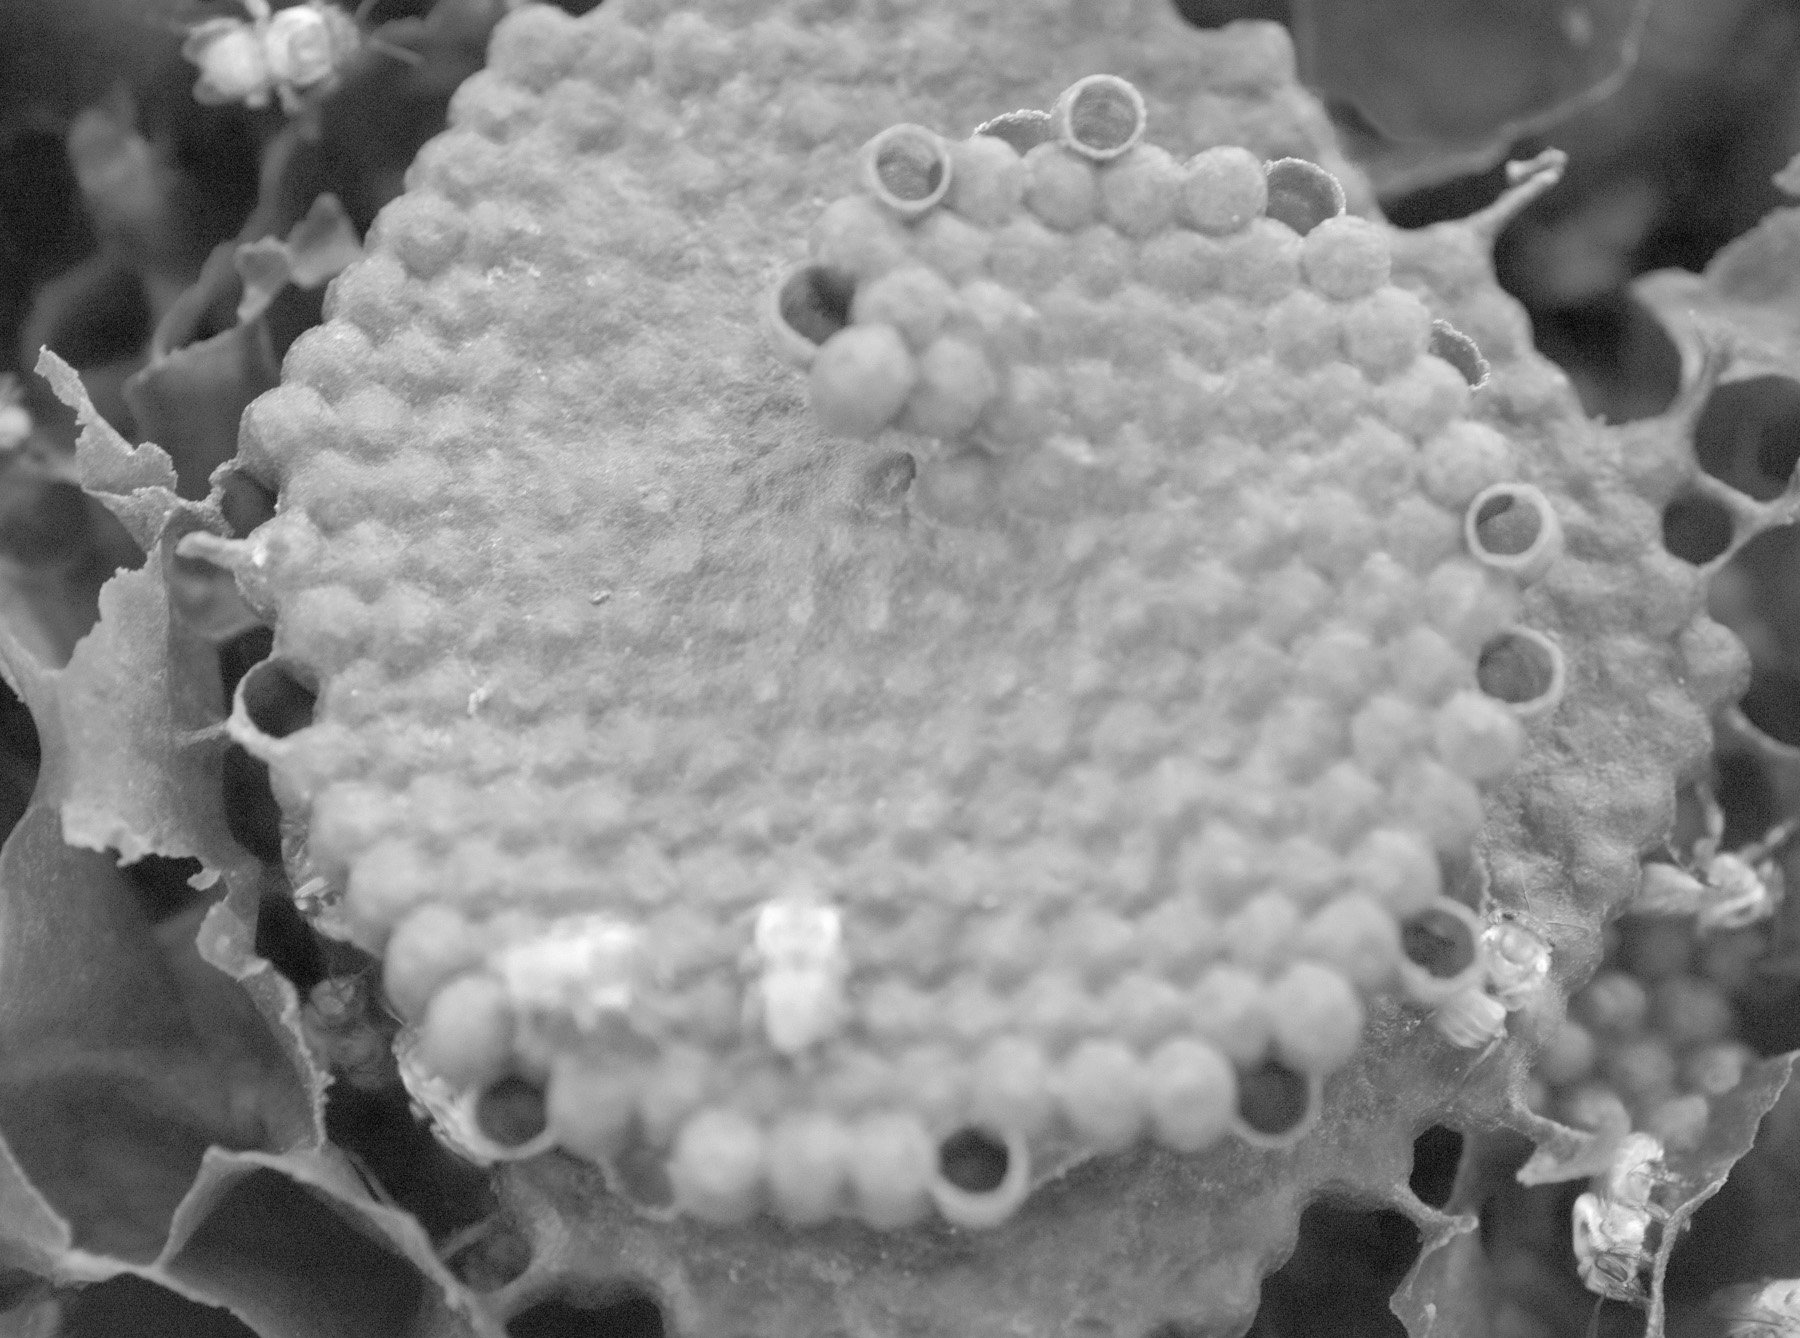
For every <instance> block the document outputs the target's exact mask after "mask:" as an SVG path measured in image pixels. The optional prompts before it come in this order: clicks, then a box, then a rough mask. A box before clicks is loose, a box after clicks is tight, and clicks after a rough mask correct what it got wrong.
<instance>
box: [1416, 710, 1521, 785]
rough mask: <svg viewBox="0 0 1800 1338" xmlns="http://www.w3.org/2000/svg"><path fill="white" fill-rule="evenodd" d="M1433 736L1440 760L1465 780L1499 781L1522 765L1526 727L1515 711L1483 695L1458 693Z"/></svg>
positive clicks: (1438, 717)
mask: <svg viewBox="0 0 1800 1338" xmlns="http://www.w3.org/2000/svg"><path fill="white" fill-rule="evenodd" d="M1433 735H1434V738H1435V742H1436V746H1437V754H1438V757H1439V759H1440V760H1441V761H1442V762H1443V763H1444V765H1445V766H1447V767H1449V768H1450V769H1451V770H1452V771H1454V772H1456V774H1457V775H1459V776H1461V777H1463V778H1464V779H1465V780H1471V781H1476V782H1488V781H1494V780H1499V779H1500V778H1502V777H1504V776H1506V775H1508V774H1510V773H1511V771H1512V770H1513V768H1514V767H1515V766H1517V765H1518V762H1519V758H1520V756H1521V755H1523V753H1524V750H1525V727H1524V726H1523V725H1521V724H1520V723H1519V719H1518V717H1517V716H1516V715H1514V714H1513V713H1512V712H1511V711H1509V710H1507V708H1506V707H1505V706H1503V705H1501V704H1500V703H1499V702H1496V701H1495V700H1494V699H1493V698H1491V697H1487V696H1484V695H1483V694H1481V693H1479V692H1466V691H1465V692H1458V693H1455V694H1454V695H1452V696H1451V698H1450V699H1449V700H1448V701H1446V702H1445V703H1444V704H1443V705H1442V706H1440V707H1439V708H1438V709H1437V714H1436V717H1435V719H1434V721H1433Z"/></svg>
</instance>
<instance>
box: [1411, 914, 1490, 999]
mask: <svg viewBox="0 0 1800 1338" xmlns="http://www.w3.org/2000/svg"><path fill="white" fill-rule="evenodd" d="M1458 909H1460V908H1458ZM1473 918H1474V917H1473V916H1471V915H1467V914H1462V915H1459V914H1458V913H1457V911H1456V910H1453V909H1452V908H1451V907H1450V906H1448V905H1446V906H1434V907H1432V908H1431V909H1430V910H1426V911H1420V912H1419V913H1418V914H1417V915H1413V916H1409V917H1408V918H1407V919H1406V920H1405V921H1404V922H1403V923H1402V924H1401V926H1400V949H1401V951H1402V952H1404V953H1405V954H1406V960H1407V961H1409V962H1411V963H1412V964H1413V965H1414V966H1416V967H1418V968H1419V969H1420V970H1422V971H1424V972H1425V973H1426V974H1427V975H1429V976H1432V977H1434V978H1435V979H1438V980H1445V981H1448V980H1455V979H1456V978H1457V977H1459V976H1461V975H1462V974H1463V973H1464V972H1465V971H1467V970H1468V969H1469V968H1470V967H1471V966H1472V965H1474V962H1475V947H1476V928H1475V925H1474V923H1473Z"/></svg>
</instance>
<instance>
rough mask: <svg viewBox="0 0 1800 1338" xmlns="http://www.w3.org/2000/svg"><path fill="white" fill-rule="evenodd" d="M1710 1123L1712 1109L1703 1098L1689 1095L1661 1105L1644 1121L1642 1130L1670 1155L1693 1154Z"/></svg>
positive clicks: (1677, 1097)
mask: <svg viewBox="0 0 1800 1338" xmlns="http://www.w3.org/2000/svg"><path fill="white" fill-rule="evenodd" d="M1711 1120H1712V1107H1711V1104H1710V1103H1709V1102H1708V1101H1707V1099H1706V1098H1705V1097H1704V1096H1701V1095H1699V1094H1698V1093H1689V1094H1687V1095H1685V1096H1674V1097H1669V1098H1668V1099H1667V1100H1664V1101H1660V1102H1658V1103H1657V1104H1656V1106H1655V1108H1654V1109H1652V1110H1651V1111H1650V1113H1649V1115H1648V1116H1647V1117H1646V1118H1645V1120H1644V1130H1645V1132H1646V1133H1649V1134H1653V1135H1655V1137H1656V1138H1657V1139H1659V1140H1660V1141H1661V1142H1662V1145H1663V1146H1664V1147H1665V1148H1667V1149H1668V1150H1669V1151H1670V1152H1674V1153H1681V1152H1692V1151H1693V1150H1694V1149H1695V1148H1697V1147H1699V1146H1700V1144H1701V1142H1702V1141H1703V1140H1704V1139H1705V1137H1706V1127H1707V1125H1708V1124H1709V1123H1710V1122H1711Z"/></svg>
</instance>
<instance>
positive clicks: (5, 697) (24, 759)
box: [0, 683, 42, 840]
mask: <svg viewBox="0 0 1800 1338" xmlns="http://www.w3.org/2000/svg"><path fill="white" fill-rule="evenodd" d="M41 760H42V755H41V752H40V750H39V748H38V736H37V726H36V724H34V723H33V721H32V719H31V712H30V711H28V710H26V709H25V703H24V702H22V701H20V700H19V699H18V698H17V697H15V696H14V695H13V693H12V689H11V688H9V687H7V686H6V684H5V683H0V840H4V839H5V838H6V835H7V833H8V832H10V831H12V829H13V827H14V826H15V825H17V823H18V821H19V819H20V818H22V817H24V816H25V809H26V807H27V805H29V804H30V803H31V792H32V791H33V790H34V789H36V788H37V774H38V765H39V763H40V761H41Z"/></svg>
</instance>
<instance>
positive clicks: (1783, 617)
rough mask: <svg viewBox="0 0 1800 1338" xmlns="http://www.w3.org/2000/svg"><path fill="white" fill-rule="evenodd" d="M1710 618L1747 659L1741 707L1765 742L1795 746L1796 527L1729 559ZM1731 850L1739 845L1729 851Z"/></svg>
mask: <svg viewBox="0 0 1800 1338" xmlns="http://www.w3.org/2000/svg"><path fill="white" fill-rule="evenodd" d="M1708 611H1709V612H1710V613H1711V614H1712V616H1713V617H1714V618H1716V619H1718V620H1719V621H1720V622H1721V623H1723V624H1725V626H1727V627H1729V628H1730V629H1731V630H1732V631H1733V632H1735V633H1736V634H1737V636H1738V639H1739V640H1740V641H1742V642H1743V643H1744V645H1745V646H1746V647H1748V648H1749V651H1750V686H1749V689H1748V690H1747V691H1746V692H1745V693H1744V696H1743V699H1742V700H1741V701H1740V702H1739V703H1738V705H1739V707H1740V708H1741V709H1742V710H1743V712H1744V714H1745V715H1746V716H1747V717H1749V720H1750V723H1751V724H1753V725H1755V726H1756V727H1757V728H1758V729H1760V730H1761V731H1762V732H1763V733H1764V734H1767V735H1768V736H1769V737H1770V738H1772V739H1776V740H1779V741H1780V742H1782V743H1785V744H1790V745H1795V746H1800V527H1796V526H1792V525H1782V526H1777V527H1776V528H1774V529H1769V530H1764V531H1763V532H1762V533H1761V534H1759V535H1757V536H1756V537H1755V538H1753V539H1751V540H1750V541H1749V542H1748V543H1746V544H1745V545H1744V546H1743V547H1742V548H1740V549H1738V551H1737V552H1735V553H1733V554H1732V555H1731V560H1730V561H1729V562H1728V563H1726V564H1725V565H1724V567H1723V568H1722V569H1721V570H1720V571H1719V572H1718V574H1717V575H1716V577H1715V578H1714V579H1713V581H1712V583H1711V589H1710V591H1709V599H1708ZM1729 811H1730V808H1729V805H1728V806H1727V812H1728V813H1729ZM1763 826H1764V828H1765V829H1766V828H1767V826H1768V824H1767V823H1764V824H1763ZM1761 834H1762V832H1761V831H1760V830H1759V831H1756V832H1753V833H1751V835H1750V838H1749V839H1755V838H1756V837H1759V836H1761ZM1734 844H1742V842H1741V841H1734V842H1728V843H1727V848H1728V849H1729V848H1730V847H1731V846H1732V845H1734Z"/></svg>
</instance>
